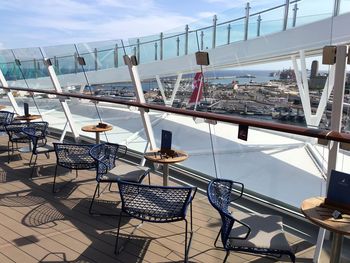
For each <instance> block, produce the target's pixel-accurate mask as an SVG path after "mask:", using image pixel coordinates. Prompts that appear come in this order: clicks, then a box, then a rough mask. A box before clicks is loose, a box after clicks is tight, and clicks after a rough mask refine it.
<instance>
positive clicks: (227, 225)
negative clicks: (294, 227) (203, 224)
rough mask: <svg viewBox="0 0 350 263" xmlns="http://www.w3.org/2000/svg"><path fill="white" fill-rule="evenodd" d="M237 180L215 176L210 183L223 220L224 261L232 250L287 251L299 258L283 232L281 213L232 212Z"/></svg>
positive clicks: (210, 192) (211, 198)
mask: <svg viewBox="0 0 350 263" xmlns="http://www.w3.org/2000/svg"><path fill="white" fill-rule="evenodd" d="M234 183H236V182H233V181H230V180H225V179H214V180H212V181H211V182H210V183H209V185H208V190H207V195H208V199H209V202H210V203H211V205H212V206H213V207H214V208H215V209H216V210H217V211H218V212H219V214H220V216H221V220H222V225H221V230H220V233H221V241H222V244H223V246H224V249H225V250H226V256H225V259H224V262H226V260H227V258H228V256H229V254H230V251H243V252H248V253H255V254H263V255H276V256H281V255H287V256H289V257H290V259H291V261H292V262H295V255H294V253H293V252H292V251H291V248H290V246H289V244H288V241H287V239H286V237H285V235H284V232H283V223H282V218H281V217H280V216H273V215H255V214H247V213H240V212H233V213H230V212H229V209H228V208H229V204H230V196H231V191H232V187H233V185H234Z"/></svg>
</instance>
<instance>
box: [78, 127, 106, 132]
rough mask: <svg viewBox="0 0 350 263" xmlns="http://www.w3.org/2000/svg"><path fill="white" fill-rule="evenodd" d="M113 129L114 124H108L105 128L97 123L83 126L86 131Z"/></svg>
mask: <svg viewBox="0 0 350 263" xmlns="http://www.w3.org/2000/svg"><path fill="white" fill-rule="evenodd" d="M112 129H113V126H112V125H107V127H105V128H101V127H98V126H97V125H86V126H84V127H82V128H81V130H82V131H84V132H105V131H110V130H112Z"/></svg>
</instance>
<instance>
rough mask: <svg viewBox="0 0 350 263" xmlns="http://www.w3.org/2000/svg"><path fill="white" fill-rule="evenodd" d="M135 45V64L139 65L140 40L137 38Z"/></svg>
mask: <svg viewBox="0 0 350 263" xmlns="http://www.w3.org/2000/svg"><path fill="white" fill-rule="evenodd" d="M136 45H137V54H136V58H137V62H138V63H140V39H139V38H138V39H137V40H136Z"/></svg>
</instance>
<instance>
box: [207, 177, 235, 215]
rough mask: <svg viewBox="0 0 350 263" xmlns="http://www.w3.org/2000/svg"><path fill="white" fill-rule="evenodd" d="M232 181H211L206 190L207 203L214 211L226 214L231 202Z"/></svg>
mask: <svg viewBox="0 0 350 263" xmlns="http://www.w3.org/2000/svg"><path fill="white" fill-rule="evenodd" d="M232 187H233V181H231V180H226V179H213V180H212V181H211V182H210V183H209V185H208V190H207V195H208V199H209V202H210V203H211V204H212V206H213V207H214V208H215V209H216V210H218V211H219V210H221V211H225V212H228V207H229V205H230V200H231V192H232Z"/></svg>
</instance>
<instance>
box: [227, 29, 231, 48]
mask: <svg viewBox="0 0 350 263" xmlns="http://www.w3.org/2000/svg"><path fill="white" fill-rule="evenodd" d="M230 42H231V24H228V26H227V45H228V44H230Z"/></svg>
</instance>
